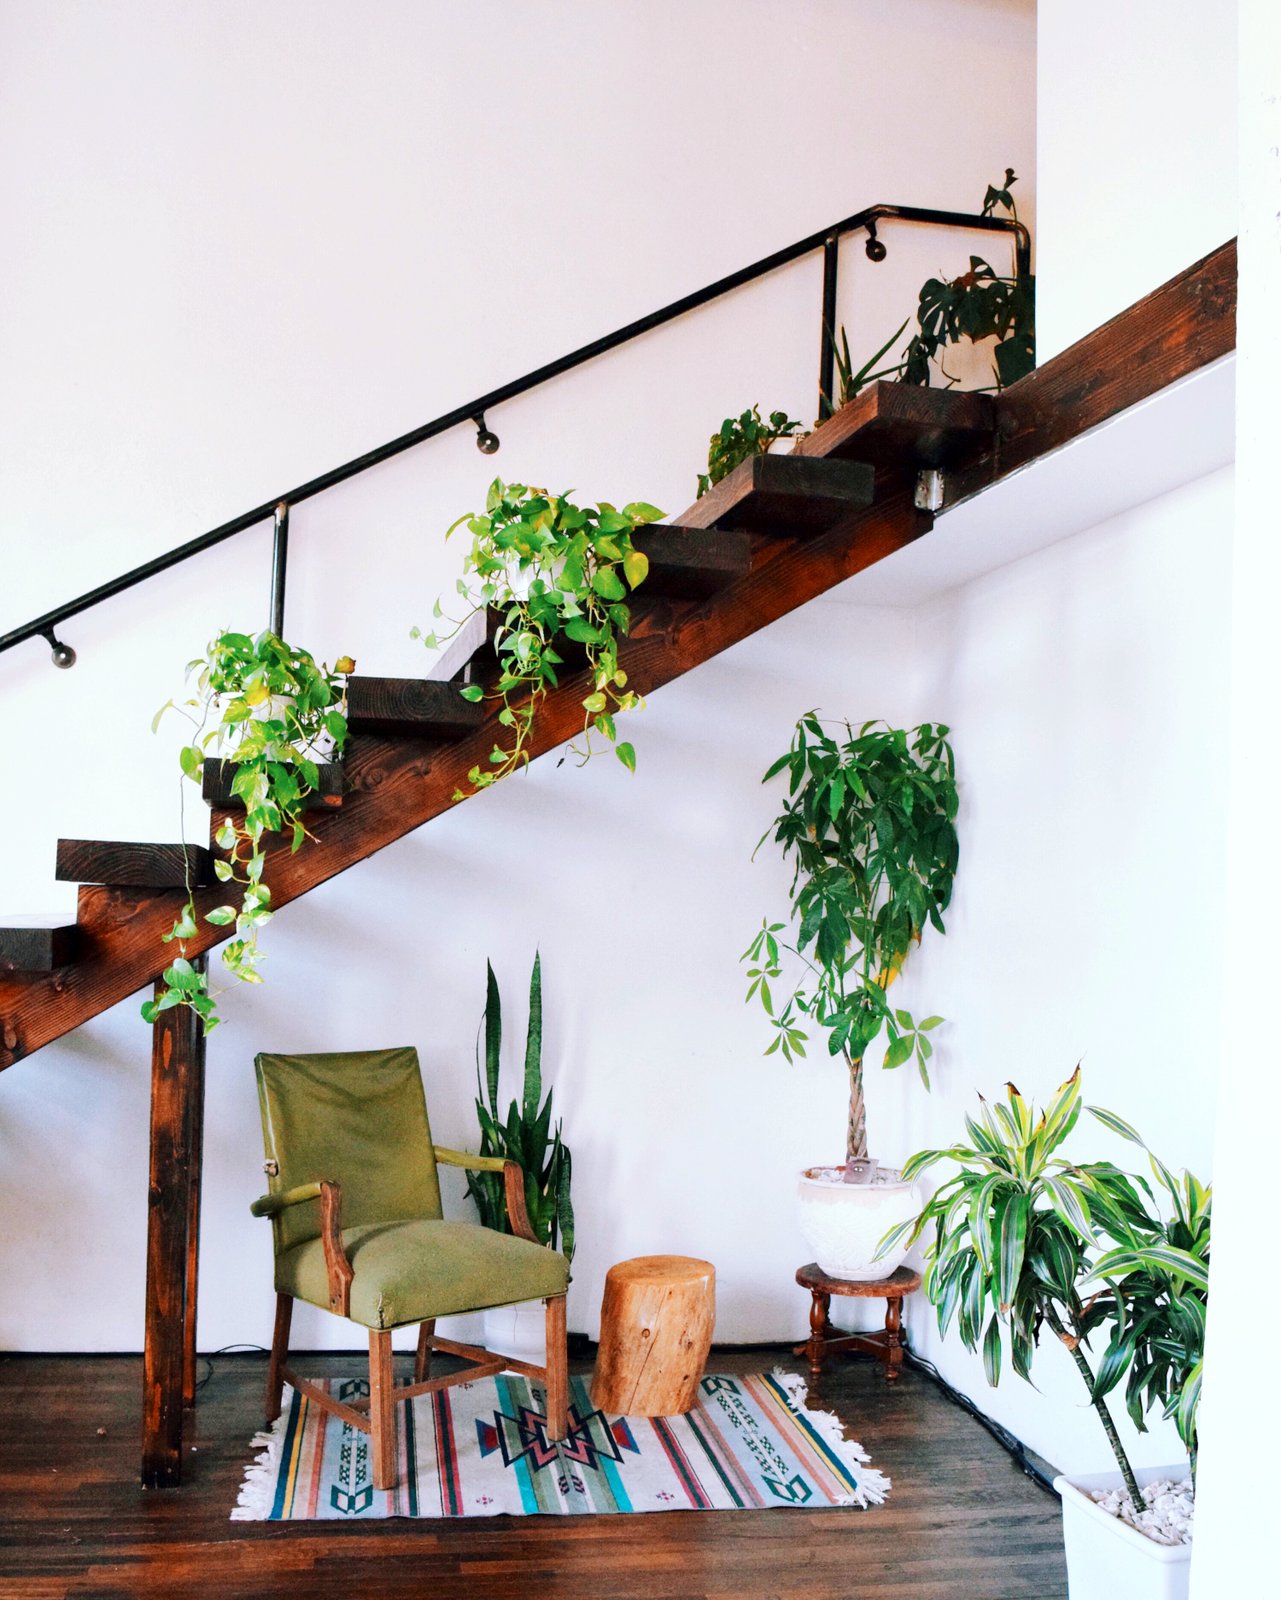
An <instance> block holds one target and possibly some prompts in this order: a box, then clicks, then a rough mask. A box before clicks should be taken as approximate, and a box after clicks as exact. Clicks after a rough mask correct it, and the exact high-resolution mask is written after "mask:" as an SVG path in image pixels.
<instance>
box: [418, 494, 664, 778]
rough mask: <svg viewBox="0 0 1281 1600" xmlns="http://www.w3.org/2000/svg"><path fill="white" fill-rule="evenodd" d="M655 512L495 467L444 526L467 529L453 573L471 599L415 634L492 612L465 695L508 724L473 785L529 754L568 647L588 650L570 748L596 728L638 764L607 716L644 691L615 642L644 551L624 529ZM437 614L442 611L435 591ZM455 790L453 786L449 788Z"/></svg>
mask: <svg viewBox="0 0 1281 1600" xmlns="http://www.w3.org/2000/svg"><path fill="white" fill-rule="evenodd" d="M662 515H663V513H662V512H661V511H659V510H658V509H657V508H656V507H654V506H651V505H647V504H646V503H645V502H644V501H641V500H638V501H633V502H632V503H631V504H629V505H625V506H624V507H623V508H622V509H621V510H618V509H617V508H616V507H614V506H612V505H610V504H609V503H608V502H607V501H604V500H602V501H601V503H600V504H599V505H596V506H577V505H575V504H574V503H573V502H572V501H571V500H570V499H569V498H568V497H567V496H566V495H554V494H549V493H548V492H547V490H546V489H535V488H530V487H528V486H527V485H525V484H523V483H504V482H503V481H502V480H501V479H500V478H496V479H495V480H494V482H493V483H492V484H491V485H490V488H489V494H488V496H487V497H486V500H485V510H484V511H483V513H479V514H476V515H473V514H472V513H470V512H469V513H467V514H466V515H464V516H461V517H459V519H458V520H457V522H455V523H454V524H453V526H452V527H451V528H450V529H449V533H450V534H452V533H453V532H454V530H455V529H457V528H460V527H463V526H466V528H467V530H468V532H469V533H470V534H471V539H472V542H471V548H470V550H469V551H468V552H467V557H466V560H465V561H464V563H463V576H462V577H461V578H459V580H458V593H459V594H460V595H461V596H462V597H463V599H464V600H465V601H467V602H468V606H469V609H468V611H467V613H466V615H465V616H463V617H461V618H460V619H458V620H457V621H456V622H453V623H452V625H451V627H450V629H449V631H448V632H446V633H443V634H438V633H436V632H435V631H432V632H430V633H427V634H421V633H420V631H419V630H418V629H416V628H415V629H414V630H413V636H414V637H415V638H422V640H423V643H424V644H425V645H427V647H428V648H429V649H435V648H436V647H437V646H438V645H441V644H443V643H445V642H446V641H448V640H449V639H451V638H453V637H454V635H455V634H456V633H457V632H458V631H459V629H460V628H462V627H464V626H465V625H466V623H467V622H468V621H469V620H470V619H471V618H472V617H473V616H475V615H476V614H477V613H478V612H482V613H483V612H488V611H490V610H496V611H497V612H498V613H499V615H500V618H501V621H500V624H499V628H498V632H497V635H496V637H495V640H494V647H495V650H496V652H497V655H498V665H499V676H498V680H497V682H496V684H495V685H494V686H493V687H492V688H491V689H490V690H489V691H488V693H487V692H486V690H485V688H484V687H483V686H482V685H481V684H479V683H472V684H467V685H466V686H465V687H464V688H463V689H462V694H463V695H464V697H465V698H466V699H468V700H473V701H475V700H481V699H485V698H488V699H491V700H498V701H501V704H502V708H501V710H500V711H499V713H498V722H499V724H500V726H501V727H502V728H503V729H505V730H506V733H505V737H504V738H503V740H502V742H499V740H495V743H494V746H493V748H492V750H491V751H490V753H489V765H488V767H487V768H484V767H481V766H480V765H477V766H474V767H473V768H472V769H471V771H470V772H469V773H468V775H467V781H468V782H469V783H470V784H471V786H472V788H473V790H476V789H485V788H488V787H489V786H490V785H491V784H494V783H496V782H497V781H498V780H499V779H500V778H505V777H506V776H507V775H508V773H510V772H514V771H515V770H516V769H517V768H518V767H522V766H525V765H527V764H528V762H529V759H530V754H529V742H530V737H531V735H532V732H533V728H534V723H535V720H536V718H537V715H538V712H539V711H540V709H541V707H542V704H543V701H544V700H545V699H546V697H547V693H548V690H550V689H554V688H556V687H557V685H558V684H559V682H560V676H559V675H560V672H561V671H563V670H565V668H566V666H567V665H568V668H569V670H570V671H574V670H577V664H576V663H575V662H574V661H572V660H571V659H570V657H571V656H572V654H573V653H574V652H575V651H579V652H581V654H582V655H583V656H585V657H586V663H587V669H588V671H589V672H590V674H591V689H590V691H589V692H588V694H587V695H586V696H585V698H584V700H583V740H582V744H581V746H580V745H574V746H572V747H571V748H572V749H573V750H574V753H575V754H576V755H578V756H579V757H580V758H581V761H586V760H587V759H588V757H589V756H590V755H591V754H592V738H593V735H596V734H599V735H600V736H601V737H602V738H604V739H606V740H608V741H609V742H610V743H611V744H613V746H614V753H615V755H617V757H618V759H619V760H620V761H621V762H622V763H623V765H624V766H625V767H626V768H627V769H628V771H635V768H636V752H635V750H634V749H633V747H632V746H631V745H630V744H629V743H627V742H626V741H625V740H624V741H620V740H619V739H618V736H617V728H616V726H615V721H614V719H615V717H616V716H617V715H618V714H619V713H620V712H624V711H631V710H633V709H634V708H635V707H637V706H639V705H640V704H641V703H642V702H641V700H640V698H639V696H638V695H637V694H636V693H635V692H634V691H633V690H632V689H630V688H629V687H628V683H627V673H626V672H625V671H624V670H623V668H622V667H621V666H620V665H619V660H618V652H619V645H620V642H621V640H622V639H623V638H624V637H625V636H626V634H627V632H628V630H629V629H630V627H631V609H630V607H629V605H628V603H627V601H628V596H629V595H630V593H631V592H632V591H634V590H635V589H636V588H637V587H638V586H639V585H640V584H642V583H643V582H644V581H645V577H646V574H647V573H648V572H649V558H648V557H647V556H646V555H645V553H644V551H642V550H638V549H637V548H636V546H635V544H634V543H633V540H632V536H633V534H634V533H635V532H636V530H637V529H638V528H640V527H643V526H644V525H645V524H646V523H650V522H656V521H658V519H659V518H660V517H661V516H662ZM447 536H448V535H447ZM434 615H435V616H436V617H437V618H440V617H442V616H443V615H444V610H443V607H442V605H441V602H440V601H439V600H438V601H437V602H436V605H435V608H434ZM580 764H581V763H580ZM462 798H463V795H462V791H461V790H455V791H454V799H455V800H461V799H462Z"/></svg>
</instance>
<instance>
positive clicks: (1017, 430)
mask: <svg viewBox="0 0 1281 1600" xmlns="http://www.w3.org/2000/svg"><path fill="white" fill-rule="evenodd" d="M1235 262H1236V251H1235V245H1225V246H1223V247H1222V248H1221V249H1220V250H1218V251H1216V252H1214V254H1213V255H1211V256H1208V257H1207V258H1206V259H1205V260H1204V261H1203V262H1199V263H1198V264H1197V265H1196V266H1195V267H1193V268H1190V269H1189V270H1188V272H1186V273H1182V274H1180V275H1179V276H1178V277H1177V278H1175V279H1173V280H1171V282H1170V283H1169V284H1166V285H1164V286H1163V287H1162V288H1160V289H1158V290H1156V291H1155V292H1154V293H1153V294H1151V295H1149V296H1147V297H1146V298H1145V299H1144V300H1141V301H1139V303H1138V304H1137V305H1135V306H1133V307H1131V308H1130V309H1129V310H1128V311H1126V312H1123V313H1122V314H1121V316H1120V317H1117V318H1115V319H1114V320H1113V321H1112V322H1110V323H1108V324H1107V325H1106V326H1105V327H1104V328H1102V329H1100V330H1098V331H1097V332H1096V333H1093V334H1090V335H1088V336H1087V337H1086V338H1085V339H1083V340H1081V341H1080V342H1079V343H1078V344H1076V345H1073V346H1072V347H1071V348H1070V349H1068V350H1065V351H1064V352H1063V353H1062V354H1061V355H1058V356H1056V357H1055V358H1054V359H1053V360H1052V361H1049V362H1047V363H1046V365H1045V366H1044V367H1042V368H1040V369H1039V370H1038V371H1036V372H1034V373H1032V374H1030V375H1029V376H1028V377H1027V378H1024V379H1022V380H1020V382H1019V383H1017V384H1015V385H1013V386H1012V387H1011V388H1010V389H1008V390H1007V391H1005V393H1004V394H1002V395H1001V396H1000V397H999V402H998V404H997V407H996V411H997V417H998V423H999V428H1000V442H999V444H993V445H989V446H986V447H979V446H975V445H974V444H973V441H971V443H970V445H969V446H967V447H965V450H966V451H968V454H965V453H964V452H963V458H962V462H961V464H960V465H959V466H958V467H957V468H955V469H954V471H953V473H952V474H951V476H952V479H953V488H952V491H951V493H950V496H949V500H951V499H954V498H955V497H956V495H963V494H966V493H972V492H976V491H977V489H979V488H981V487H984V486H985V485H986V484H989V483H993V482H996V481H998V480H999V479H1000V478H1001V477H1003V476H1005V475H1006V474H1008V473H1010V472H1012V471H1015V470H1017V469H1018V468H1019V467H1021V466H1025V465H1026V464H1027V463H1028V462H1029V461H1031V460H1033V459H1035V458H1036V457H1037V456H1038V455H1041V454H1044V453H1046V452H1048V451H1050V450H1053V449H1057V448H1058V447H1059V446H1061V445H1062V444H1065V443H1066V442H1067V441H1068V440H1069V439H1071V438H1074V437H1076V436H1077V435H1079V434H1081V433H1084V432H1086V431H1088V430H1089V429H1090V428H1092V427H1095V426H1097V425H1098V424H1099V423H1100V422H1102V421H1106V420H1107V418H1108V417H1109V416H1112V415H1115V414H1116V413H1117V412H1118V411H1120V410H1122V409H1124V408H1125V407H1127V406H1130V405H1133V404H1135V403H1137V402H1138V401H1140V400H1142V399H1144V398H1146V397H1147V396H1149V395H1152V394H1155V393H1157V392H1158V391H1160V390H1161V389H1163V388H1164V387H1166V385H1167V384H1169V383H1172V382H1174V381H1176V380H1177V379H1178V378H1180V377H1183V376H1186V374H1187V373H1189V372H1191V371H1195V370H1196V369H1197V368H1198V367H1200V366H1203V365H1205V364H1206V363H1208V362H1210V361H1214V360H1217V359H1218V358H1219V357H1220V356H1221V355H1223V354H1225V353H1226V352H1227V351H1229V350H1230V349H1231V348H1232V344H1233V340H1234V337H1235V318H1234V311H1235ZM919 400H920V397H919V395H917V396H916V401H917V402H919ZM899 403H902V402H901V398H900V402H899ZM925 403H926V404H930V405H933V404H934V402H932V401H929V402H925ZM852 404H853V405H854V406H855V407H862V408H867V414H869V415H871V416H873V418H878V417H879V416H880V415H881V410H880V408H881V406H882V405H885V406H890V405H891V401H890V399H889V398H885V399H882V397H881V396H880V395H879V394H877V393H876V392H875V391H874V392H873V393H872V395H871V396H870V397H869V398H864V397H863V396H860V397H858V399H856V400H855V401H854V402H852ZM887 414H888V413H887ZM850 438H851V433H850V427H849V422H848V419H845V418H844V414H843V412H842V413H838V414H837V415H836V416H835V417H833V418H832V419H831V420H830V421H829V422H827V423H825V424H824V425H823V426H822V427H821V428H818V429H816V430H815V432H814V433H813V434H812V435H811V436H810V438H809V439H808V440H807V441H806V442H805V454H804V457H803V458H800V459H807V458H811V457H818V458H822V457H824V455H825V454H826V453H828V452H840V451H846V450H848V449H849V447H850ZM764 459H765V460H778V461H787V460H791V459H792V458H790V457H777V458H775V457H766V458H764ZM745 465H748V466H750V463H747V464H745ZM738 470H739V472H742V470H743V469H742V468H740V469H738ZM734 479H735V475H734V474H731V475H730V477H729V478H726V479H725V480H723V482H722V483H720V484H718V485H716V486H715V488H713V489H712V491H711V492H710V493H709V494H707V495H705V496H704V497H703V499H701V500H699V501H697V502H696V503H695V505H693V506H692V507H690V508H689V510H688V511H687V512H686V513H685V514H684V515H683V516H681V517H680V518H678V519H677V520H678V522H679V523H680V524H681V525H682V526H687V527H703V528H705V527H710V526H713V525H715V524H716V523H717V522H718V519H719V518H720V517H721V515H722V514H732V512H733V509H734V507H735V505H736V504H737V502H738V500H739V499H741V498H742V497H743V484H744V482H745V479H743V480H740V481H739V484H738V488H737V490H736V489H735V487H734ZM877 482H878V499H877V502H876V503H875V504H874V505H872V506H869V507H867V508H866V509H864V510H859V511H855V512H853V513H848V514H846V515H845V516H844V517H843V518H842V519H841V520H839V521H837V522H836V523H835V524H833V525H831V526H829V527H828V528H826V529H825V530H824V531H822V532H819V533H817V534H815V535H813V536H812V537H810V538H809V539H807V540H804V541H798V540H797V539H795V538H792V537H788V536H785V535H783V534H780V533H769V532H766V533H763V534H757V535H754V538H753V547H754V559H753V565H752V570H751V571H750V573H748V574H747V575H746V576H745V577H743V578H741V579H739V580H738V581H737V582H736V583H734V584H733V585H731V586H730V587H729V588H728V589H726V590H724V591H723V592H721V593H720V594H718V595H715V596H713V597H711V598H709V599H708V600H705V601H702V602H699V603H696V604H692V605H691V604H689V603H683V602H679V601H674V600H663V599H661V598H657V597H656V598H655V599H653V600H651V601H649V602H647V603H645V602H643V600H642V598H641V597H638V602H637V615H636V619H635V624H634V628H633V634H632V637H631V639H630V640H629V641H628V642H627V644H626V645H625V647H624V650H623V653H622V660H623V664H624V665H625V667H626V669H627V672H628V674H629V677H630V680H631V683H632V685H633V686H634V687H635V688H636V689H637V690H638V691H639V692H641V693H642V694H645V693H649V692H652V691H653V690H654V689H656V688H658V687H659V686H660V685H662V684H664V683H668V682H671V681H672V680H673V679H674V678H676V677H679V676H680V675H681V674H682V673H684V672H687V671H689V669H690V668H691V667H693V666H696V665H698V664H699V662H702V661H705V660H707V659H708V658H709V657H711V656H713V655H715V654H717V652H719V651H721V650H724V649H727V648H728V647H729V646H730V645H732V644H736V643H738V642H739V640H741V639H744V638H746V637H748V635H750V634H752V633H754V632H756V631H757V630H758V629H760V628H762V627H764V626H765V625H766V624H767V623H770V622H773V621H775V620H776V619H777V618H778V617H780V616H783V615H785V614H786V613H787V612H789V611H791V610H794V609H795V608H796V607H797V606H800V605H803V604H805V602H806V601H808V600H811V599H813V598H814V597H815V596H816V595H818V594H822V593H823V592H824V591H826V590H827V589H830V588H832V587H834V586H835V585H836V584H838V583H840V582H842V581H843V580H844V579H845V578H848V577H850V576H852V575H853V574H854V573H856V572H859V571H861V570H862V569H863V568H865V567H867V566H870V565H871V564H872V563H873V562H875V561H878V560H880V559H882V558H883V557H884V556H886V555H889V554H891V553H892V552H893V551H895V550H899V549H901V548H903V546H904V545H906V544H908V543H910V542H911V541H912V540H914V539H916V538H919V537H920V536H921V535H922V534H923V533H926V532H927V531H928V530H929V528H930V526H931V522H930V519H929V518H928V517H926V516H925V515H923V514H922V513H919V512H916V511H915V510H914V509H913V507H912V505H911V499H910V485H909V483H908V482H906V481H905V475H904V473H903V472H901V471H896V470H895V469H894V468H893V467H892V466H886V467H880V468H878V469H877ZM727 485H728V486H729V488H728V489H727ZM642 594H643V591H642ZM585 692H586V690H585V687H584V684H583V681H582V678H581V676H571V677H569V678H568V679H567V681H566V682H564V683H563V684H562V687H561V689H560V690H559V691H558V692H557V693H556V694H554V695H552V696H551V697H550V699H549V702H548V704H547V707H546V712H545V714H544V716H543V717H542V718H541V719H540V722H539V724H538V727H537V729H536V732H535V737H534V741H533V748H532V750H531V755H539V754H542V753H543V752H544V751H547V750H550V749H553V748H555V747H556V746H557V745H559V744H561V743H563V742H564V740H565V739H567V738H569V737H572V736H573V734H574V733H575V732H576V731H577V729H578V726H579V724H580V718H581V706H580V704H579V702H580V701H581V699H582V697H583V694H584V693H585ZM487 711H488V715H487V718H486V722H485V724H484V725H483V727H482V728H481V729H480V730H479V731H478V732H477V733H476V734H475V735H474V736H470V737H468V738H465V739H462V740H460V741H459V742H458V743H457V744H455V745H452V746H449V747H445V748H442V747H440V746H432V745H431V744H430V743H429V742H427V741H423V740H415V739H406V740H396V741H393V740H389V739H387V738H383V737H377V736H372V735H370V736H366V735H361V736H360V737H358V738H356V739H354V740H353V743H352V746H351V750H350V755H349V759H348V762H347V770H348V777H349V779H350V782H351V784H352V786H353V790H354V793H353V795H352V796H351V797H350V798H349V800H348V804H347V806H346V807H345V808H344V810H343V812H342V813H341V814H338V813H333V812H319V813H316V814H315V817H314V823H313V829H314V831H315V833H316V834H317V836H318V843H316V844H314V845H312V844H308V845H307V846H306V848H304V849H303V850H300V851H299V853H298V854H297V855H296V856H293V857H290V856H289V855H288V854H287V852H282V851H280V850H279V849H277V850H275V851H273V852H272V855H271V859H270V861H269V864H268V869H267V881H268V882H269V884H270V886H271V889H272V896H273V904H274V905H275V906H276V907H280V906H283V905H286V904H287V903H288V902H289V901H290V900H293V899H296V898H297V897H298V896H299V895H300V894H304V893H305V892H306V891H307V890H308V889H310V888H312V887H314V886H315V885H316V884H318V883H322V882H324V881H326V880H327V879H329V878H331V877H333V876H334V875H335V874H336V873H338V872H342V871H344V870H345V869H346V868H347V867H349V866H352V865H354V864H355V863H356V862H358V861H362V860H364V859H365V858H366V857H368V856H370V855H372V854H373V853H374V852H375V851H376V850H380V849H382V848H383V847H384V846H385V845H387V844H390V843H392V842H393V840H395V839H398V838H400V837H402V836H403V835H404V834H405V833H408V832H409V831H411V830H412V829H413V828H416V827H419V826H421V825H422V824H423V823H424V822H427V821H429V820H430V818H432V817H433V816H436V815H438V814H439V813H440V812H441V811H444V810H446V809H448V808H449V806H450V805H451V804H452V803H453V802H452V800H451V798H450V797H451V796H452V794H453V792H454V790H455V788H458V787H461V788H462V789H463V790H464V791H465V790H466V787H467V783H466V778H467V771H468V769H469V767H471V766H472V765H473V764H475V763H477V762H479V763H481V764H482V765H483V764H484V762H485V760H486V758H487V756H488V753H489V749H490V747H491V744H492V737H493V729H492V723H491V720H490V719H491V718H493V717H495V716H496V714H497V713H496V708H492V707H491V708H487ZM638 731H639V729H638ZM214 820H215V826H216V823H217V820H218V818H217V816H215V819H214ZM198 900H199V902H200V909H201V910H208V909H210V908H211V907H212V906H213V905H214V904H216V903H217V899H216V896H214V895H213V894H211V893H210V892H209V891H203V892H202V894H201V895H200V896H198ZM179 902H180V896H179V895H178V894H177V893H176V892H174V891H165V890H157V891H154V892H152V893H132V892H131V893H125V892H122V891H120V890H118V889H111V888H85V889H82V890H81V892H80V915H81V920H82V923H83V930H84V934H85V938H86V944H87V948H85V949H84V950H83V951H82V952H81V958H80V960H79V961H78V962H77V963H75V964H74V965H72V966H69V967H67V968H65V969H64V970H63V971H61V972H59V973H57V974H54V975H53V976H52V977H39V976H23V975H0V1068H3V1067H6V1066H9V1065H11V1064H12V1063H13V1062H15V1061H17V1060H20V1059H21V1058H22V1057H23V1056H26V1055H29V1054H30V1053H31V1052H32V1051H33V1050H36V1049H39V1047H40V1046H41V1045H44V1044H47V1043H48V1042H49V1041H50V1040H52V1039H56V1038H58V1037H59V1036H60V1035H62V1034H64V1033H66V1032H68V1031H69V1030H70V1029H71V1028H74V1027H76V1026H77V1025H78V1024H79V1023H81V1022H83V1021H85V1020H86V1019H87V1018H89V1017H92V1016H94V1015H96V1014H97V1013H98V1012H100V1011H102V1010H105V1009H106V1007H107V1006H109V1005H111V1004H113V1003H114V1002H115V1001H117V1000H120V999H123V998H124V997H125V996H127V995H129V994H131V993H133V992H135V991H136V990H138V989H139V988H141V987H142V986H143V985H144V984H146V983H147V982H149V981H150V980H151V979H152V978H153V977H154V976H155V975H156V974H157V973H158V972H159V971H160V970H161V968H162V967H163V965H164V961H165V957H166V953H167V947H166V946H164V945H163V944H162V943H161V942H160V939H161V935H162V934H163V933H164V932H165V931H167V929H168V928H169V927H170V926H171V925H172V921H173V917H174V915H175V913H176V910H177V906H178V904H179ZM219 937H220V934H219V930H217V929H214V928H209V927H202V928H201V931H200V934H199V936H198V939H197V941H195V948H197V949H200V948H208V947H209V946H211V945H213V944H214V943H215V942H216V941H217V940H218V938H219Z"/></svg>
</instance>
